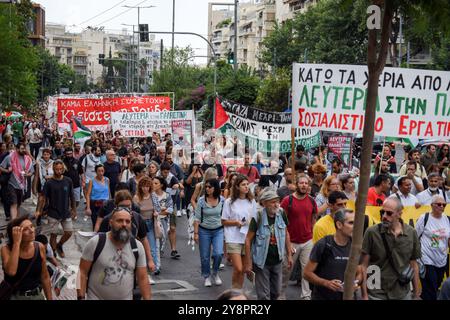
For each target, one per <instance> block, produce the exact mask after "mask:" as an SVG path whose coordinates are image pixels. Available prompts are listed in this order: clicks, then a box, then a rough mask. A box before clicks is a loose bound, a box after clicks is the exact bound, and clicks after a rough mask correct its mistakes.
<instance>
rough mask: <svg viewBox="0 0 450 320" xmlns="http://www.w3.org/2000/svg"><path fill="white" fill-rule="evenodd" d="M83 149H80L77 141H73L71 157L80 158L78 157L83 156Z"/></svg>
mask: <svg viewBox="0 0 450 320" xmlns="http://www.w3.org/2000/svg"><path fill="white" fill-rule="evenodd" d="M83 154H84V153H83V151H82V150H81V145H80V143H79V142H75V143H74V144H73V157H74V158H75V159H77V160H80V158H81V157H82V156H83Z"/></svg>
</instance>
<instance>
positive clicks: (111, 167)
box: [103, 161, 121, 194]
mask: <svg viewBox="0 0 450 320" xmlns="http://www.w3.org/2000/svg"><path fill="white" fill-rule="evenodd" d="M103 166H104V167H105V177H107V178H109V187H110V188H111V190H112V191H113V190H115V189H116V185H117V183H119V174H120V171H121V168H120V164H119V163H118V162H116V161H114V162H113V163H109V162H108V161H106V162H105V163H104V164H103ZM111 193H112V194H113V192H111Z"/></svg>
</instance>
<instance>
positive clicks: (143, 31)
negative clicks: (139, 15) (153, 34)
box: [139, 24, 150, 42]
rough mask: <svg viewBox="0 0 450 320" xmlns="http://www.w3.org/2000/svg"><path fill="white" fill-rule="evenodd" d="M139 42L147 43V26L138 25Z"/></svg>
mask: <svg viewBox="0 0 450 320" xmlns="http://www.w3.org/2000/svg"><path fill="white" fill-rule="evenodd" d="M139 40H140V41H141V42H149V41H150V40H149V36H148V24H140V25H139Z"/></svg>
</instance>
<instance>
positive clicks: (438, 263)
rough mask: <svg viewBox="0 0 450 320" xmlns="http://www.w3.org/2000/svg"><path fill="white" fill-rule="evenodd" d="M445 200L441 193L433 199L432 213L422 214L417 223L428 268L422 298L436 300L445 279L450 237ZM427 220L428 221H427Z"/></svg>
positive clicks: (422, 280)
mask: <svg viewBox="0 0 450 320" xmlns="http://www.w3.org/2000/svg"><path fill="white" fill-rule="evenodd" d="M445 206H446V203H445V200H444V198H443V197H441V196H439V195H435V196H433V197H432V199H431V213H426V214H423V215H422V216H420V218H419V219H418V220H417V223H416V231H417V235H418V236H419V239H420V246H421V250H422V262H423V264H424V265H425V268H426V274H425V277H424V278H421V279H420V282H421V284H422V294H421V296H420V297H421V298H422V300H436V299H437V293H438V290H439V287H440V286H441V284H442V280H443V279H444V273H445V271H446V269H447V268H446V265H447V252H448V247H449V238H450V221H449V217H448V216H447V215H446V214H445V213H444V210H445ZM425 220H426V221H425Z"/></svg>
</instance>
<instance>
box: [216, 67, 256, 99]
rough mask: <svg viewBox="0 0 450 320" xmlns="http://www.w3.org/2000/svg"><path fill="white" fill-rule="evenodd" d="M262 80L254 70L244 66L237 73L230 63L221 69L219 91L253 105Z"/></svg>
mask: <svg viewBox="0 0 450 320" xmlns="http://www.w3.org/2000/svg"><path fill="white" fill-rule="evenodd" d="M259 83H260V80H259V78H258V77H256V76H255V73H254V71H253V70H251V69H250V68H248V67H246V66H242V67H240V68H239V70H238V71H237V72H236V73H235V72H234V70H233V68H232V67H231V66H230V65H227V66H225V67H223V68H221V69H220V70H219V83H218V86H217V91H218V93H219V95H221V96H223V97H225V98H227V99H230V100H233V101H236V102H239V103H242V104H248V105H253V104H254V103H255V100H256V96H257V92H258V89H259Z"/></svg>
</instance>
